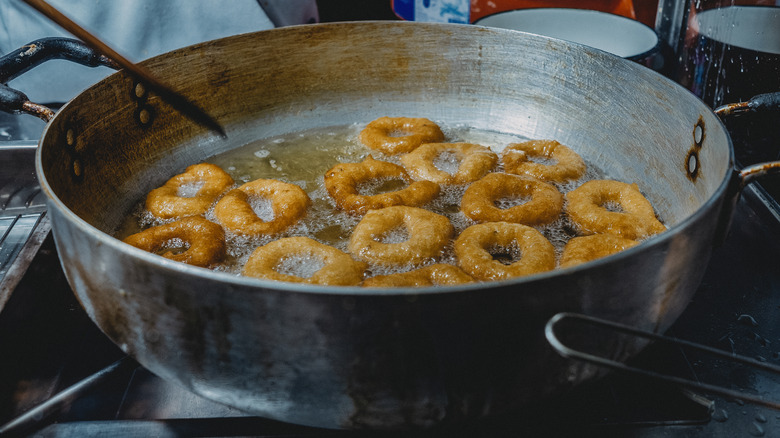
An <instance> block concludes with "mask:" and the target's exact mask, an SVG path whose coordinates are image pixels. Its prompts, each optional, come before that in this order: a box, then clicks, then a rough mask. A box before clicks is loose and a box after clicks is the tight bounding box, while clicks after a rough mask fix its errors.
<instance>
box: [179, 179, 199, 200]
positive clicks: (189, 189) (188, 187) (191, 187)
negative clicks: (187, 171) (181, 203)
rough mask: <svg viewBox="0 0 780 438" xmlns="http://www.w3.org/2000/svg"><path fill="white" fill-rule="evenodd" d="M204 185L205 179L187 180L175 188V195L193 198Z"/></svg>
mask: <svg viewBox="0 0 780 438" xmlns="http://www.w3.org/2000/svg"><path fill="white" fill-rule="evenodd" d="M205 185H206V180H194V181H188V182H186V183H184V184H182V185H180V186H179V187H177V188H176V196H178V197H179V198H194V197H196V196H198V193H199V192H200V191H201V189H203V187H204V186H205Z"/></svg>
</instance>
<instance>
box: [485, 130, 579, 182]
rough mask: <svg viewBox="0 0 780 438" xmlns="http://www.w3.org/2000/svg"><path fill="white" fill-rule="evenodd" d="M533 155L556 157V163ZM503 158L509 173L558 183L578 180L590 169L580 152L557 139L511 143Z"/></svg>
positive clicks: (554, 159)
mask: <svg viewBox="0 0 780 438" xmlns="http://www.w3.org/2000/svg"><path fill="white" fill-rule="evenodd" d="M531 158H543V159H548V160H553V161H554V163H552V164H545V163H537V162H534V161H532V160H531ZM501 161H502V163H503V164H504V170H505V171H506V172H508V173H514V174H516V175H528V176H532V177H534V178H539V179H541V180H543V181H549V182H558V183H564V182H566V181H570V180H576V179H578V178H580V177H581V176H582V175H584V174H585V171H586V170H587V167H586V166H585V161H584V160H583V159H582V157H581V156H580V155H579V154H578V153H576V152H574V151H573V150H571V149H570V148H569V147H567V146H564V145H562V144H560V143H558V142H557V141H555V140H529V141H525V142H522V143H515V144H510V145H509V146H507V147H506V148H504V151H503V153H502V154H501Z"/></svg>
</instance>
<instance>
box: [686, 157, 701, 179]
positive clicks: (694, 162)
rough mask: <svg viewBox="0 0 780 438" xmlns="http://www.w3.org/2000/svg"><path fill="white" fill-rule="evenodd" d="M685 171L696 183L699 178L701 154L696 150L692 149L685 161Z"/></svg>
mask: <svg viewBox="0 0 780 438" xmlns="http://www.w3.org/2000/svg"><path fill="white" fill-rule="evenodd" d="M685 171H686V173H687V174H688V178H689V179H690V180H691V181H696V178H698V176H699V153H698V152H696V149H691V151H690V152H688V156H687V157H686V159H685Z"/></svg>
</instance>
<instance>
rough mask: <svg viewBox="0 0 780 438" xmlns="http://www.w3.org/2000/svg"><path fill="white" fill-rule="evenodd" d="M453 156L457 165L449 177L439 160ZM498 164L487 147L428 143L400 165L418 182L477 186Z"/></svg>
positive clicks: (413, 152)
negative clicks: (445, 155)
mask: <svg viewBox="0 0 780 438" xmlns="http://www.w3.org/2000/svg"><path fill="white" fill-rule="evenodd" d="M442 154H451V155H452V158H453V161H455V162H457V163H458V167H457V170H455V171H454V173H449V172H447V171H445V170H442V169H440V168H438V167H436V159H437V158H438V157H440V156H441V155H442ZM496 163H498V155H496V154H495V153H494V152H493V151H491V150H490V149H489V148H486V147H485V146H481V145H478V144H473V143H425V144H423V145H421V146H420V147H418V148H417V149H415V150H413V151H412V152H409V153H408V154H405V155H403V156H401V164H403V165H404V167H405V168H406V171H407V172H409V174H410V175H412V177H413V178H415V179H418V180H419V179H423V180H426V181H433V182H435V183H437V184H464V183H470V182H474V181H476V180H478V179H480V178H482V177H483V176H485V174H487V173H488V172H490V171H491V170H492V169H493V167H495V165H496Z"/></svg>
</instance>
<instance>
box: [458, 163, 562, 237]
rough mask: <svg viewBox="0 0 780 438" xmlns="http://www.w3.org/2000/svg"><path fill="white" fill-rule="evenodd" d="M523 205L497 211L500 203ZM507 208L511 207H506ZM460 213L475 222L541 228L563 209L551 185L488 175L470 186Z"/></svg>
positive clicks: (536, 180)
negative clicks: (507, 202)
mask: <svg viewBox="0 0 780 438" xmlns="http://www.w3.org/2000/svg"><path fill="white" fill-rule="evenodd" d="M528 197H530V200H528V201H527V202H524V203H521V204H518V205H513V206H510V207H509V208H500V207H497V206H496V203H497V202H500V201H501V200H502V199H508V200H510V202H511V203H512V204H514V202H512V201H513V200H517V199H526V198H528ZM510 205H511V204H510ZM460 208H461V211H462V212H463V214H465V215H466V216H467V217H468V218H470V219H472V220H475V221H477V222H513V223H518V224H525V225H541V224H546V223H550V222H552V221H554V220H555V219H556V218H558V216H559V215H560V213H561V210H562V208H563V195H562V194H561V193H560V192H559V191H558V189H556V188H555V187H554V186H553V185H551V184H548V183H546V182H544V181H540V180H538V179H534V178H528V177H524V176H519V175H510V174H507V173H489V174H487V175H485V177H483V178H482V179H480V180H479V181H477V182H475V183H473V184H472V185H470V186H469V187H468V188H467V189H466V192H465V193H464V194H463V198H462V199H461V207H460Z"/></svg>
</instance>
